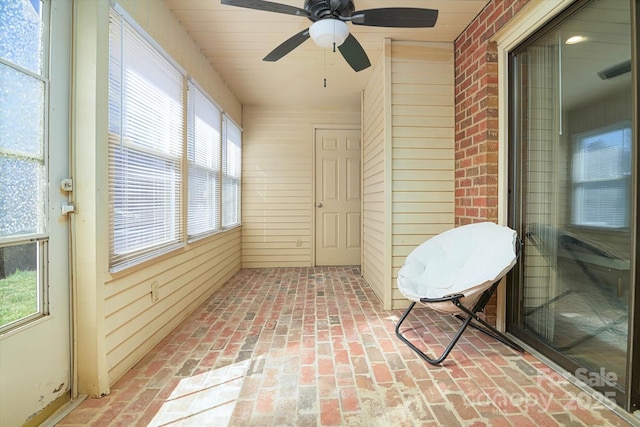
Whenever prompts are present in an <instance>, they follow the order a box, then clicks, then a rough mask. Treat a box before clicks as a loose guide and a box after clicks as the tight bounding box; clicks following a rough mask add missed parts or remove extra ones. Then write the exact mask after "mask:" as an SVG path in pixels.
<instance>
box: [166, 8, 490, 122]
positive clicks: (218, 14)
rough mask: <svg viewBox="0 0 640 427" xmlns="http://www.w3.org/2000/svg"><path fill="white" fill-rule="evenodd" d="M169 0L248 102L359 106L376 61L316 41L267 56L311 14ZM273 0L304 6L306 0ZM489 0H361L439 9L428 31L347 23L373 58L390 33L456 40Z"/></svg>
mask: <svg viewBox="0 0 640 427" xmlns="http://www.w3.org/2000/svg"><path fill="white" fill-rule="evenodd" d="M164 1H165V3H166V4H167V6H168V7H169V8H170V9H171V12H172V13H173V14H174V16H175V17H176V18H177V19H178V21H179V22H180V23H181V25H182V26H183V27H184V28H185V29H186V30H187V32H188V33H189V35H190V36H191V38H192V39H193V41H194V42H195V43H196V45H197V46H198V47H199V48H200V49H201V50H202V53H203V54H204V55H205V56H206V57H207V58H208V59H209V61H210V62H211V64H212V65H213V67H214V68H215V69H216V70H217V71H218V73H219V74H220V76H221V77H222V79H223V80H224V81H225V82H226V83H227V85H228V86H229V87H230V89H231V90H232V91H233V92H234V93H235V94H236V96H237V98H238V99H239V100H240V102H241V103H242V104H243V105H245V106H260V107H264V108H270V109H278V110H291V111H294V110H298V109H308V110H313V111H359V110H360V92H361V90H362V89H363V88H364V86H365V85H366V82H367V80H368V79H369V75H370V71H371V69H372V68H373V67H370V68H368V69H366V70H363V71H360V72H355V71H353V70H352V69H351V67H349V65H347V63H346V62H345V61H344V59H343V58H342V55H341V54H340V53H339V52H335V53H334V52H332V50H331V49H322V48H320V47H318V46H316V45H315V43H314V42H313V41H312V40H311V39H309V40H307V41H306V42H305V43H303V44H302V45H301V46H299V47H298V48H296V49H295V50H293V51H292V52H290V53H289V54H288V55H286V56H285V57H284V58H282V59H280V60H279V61H277V62H264V61H262V58H264V56H265V55H267V54H268V53H269V52H271V50H272V49H274V48H275V47H276V46H278V45H279V44H280V43H282V42H283V41H285V40H286V39H288V38H289V37H291V36H292V35H294V34H296V33H298V32H300V31H302V30H304V29H305V28H308V27H309V25H310V24H311V22H310V21H309V20H308V19H306V18H303V17H298V16H293V15H285V14H279V13H273V12H264V11H259V10H252V9H245V8H239V7H234V6H227V5H222V4H221V3H220V0H164ZM274 1H275V2H279V3H283V4H287V5H290V6H296V7H299V8H303V6H304V0H274ZM487 2H488V0H421V1H420V0H395V1H393V2H389V1H382V0H355V1H354V3H355V8H356V11H357V10H366V9H375V8H384V7H418V8H429V9H438V10H439V16H438V21H437V23H436V25H435V27H433V28H424V29H422V28H419V29H415V28H411V29H407V28H382V27H367V26H362V25H352V24H349V29H350V31H351V33H352V34H353V35H354V36H355V37H356V39H357V40H358V41H359V42H360V44H361V45H362V46H363V48H364V49H365V51H366V53H367V55H368V56H369V60H370V61H371V63H372V64H375V63H376V62H377V61H378V60H379V57H380V54H381V52H382V47H383V44H384V39H385V38H386V37H389V38H391V39H396V40H420V41H444V42H452V41H454V40H455V39H456V37H457V36H458V35H459V34H460V33H461V32H462V31H463V30H464V29H465V28H466V26H467V25H468V24H469V23H470V22H471V20H472V19H473V18H474V17H475V16H476V15H477V14H478V13H479V12H480V11H481V10H482V8H483V7H484V6H485V5H486V4H487ZM425 72H428V70H425ZM325 78H326V87H324V79H325Z"/></svg>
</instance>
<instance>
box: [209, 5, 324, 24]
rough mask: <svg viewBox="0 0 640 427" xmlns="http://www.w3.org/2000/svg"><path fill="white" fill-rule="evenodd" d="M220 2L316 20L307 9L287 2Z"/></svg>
mask: <svg viewBox="0 0 640 427" xmlns="http://www.w3.org/2000/svg"><path fill="white" fill-rule="evenodd" d="M222 4H226V5H229V6H237V7H244V8H247V9H256V10H264V11H267V12H276V13H284V14H287V15H296V16H304V17H305V18H309V19H312V20H314V21H316V20H317V19H316V18H315V17H314V16H311V14H310V13H309V11H307V10H304V9H300V8H299V7H295V6H289V5H287V4H280V3H273V2H270V1H262V0H222Z"/></svg>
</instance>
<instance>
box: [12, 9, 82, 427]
mask: <svg viewBox="0 0 640 427" xmlns="http://www.w3.org/2000/svg"><path fill="white" fill-rule="evenodd" d="M0 28H5V29H6V28H11V29H12V30H10V31H2V33H3V40H2V43H0V86H1V87H2V91H0V425H1V426H6V427H13V426H20V425H23V424H24V423H25V422H27V421H29V420H33V419H34V417H37V416H38V414H41V413H42V411H43V409H45V408H46V407H49V409H51V408H52V407H53V406H55V405H60V404H62V403H64V402H65V401H66V400H68V399H69V397H70V389H71V388H70V382H71V381H70V379H71V368H70V366H71V352H70V315H69V313H70V303H69V273H68V270H69V262H68V258H69V243H68V242H69V238H68V236H69V225H68V218H67V216H66V215H62V213H61V206H62V205H63V204H65V203H66V200H67V194H68V193H67V192H65V191H63V190H62V189H61V185H60V182H61V180H62V179H63V178H67V177H68V173H69V160H68V159H69V148H68V141H69V132H68V129H69V101H68V100H69V76H70V66H69V64H70V56H69V50H70V43H71V37H70V30H71V0H56V1H42V0H10V1H7V0H1V1H0ZM52 403H54V405H51V404H52Z"/></svg>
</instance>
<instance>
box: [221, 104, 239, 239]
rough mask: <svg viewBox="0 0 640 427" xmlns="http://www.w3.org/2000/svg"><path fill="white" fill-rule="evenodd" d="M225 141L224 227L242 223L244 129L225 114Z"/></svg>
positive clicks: (223, 168)
mask: <svg viewBox="0 0 640 427" xmlns="http://www.w3.org/2000/svg"><path fill="white" fill-rule="evenodd" d="M224 125H225V141H224V147H223V153H224V161H223V167H222V227H224V228H227V227H232V226H234V225H237V224H240V188H241V182H240V180H241V176H242V130H241V129H240V127H238V126H237V125H236V124H235V123H234V122H233V121H232V120H230V119H229V118H228V117H227V116H226V115H225V116H224Z"/></svg>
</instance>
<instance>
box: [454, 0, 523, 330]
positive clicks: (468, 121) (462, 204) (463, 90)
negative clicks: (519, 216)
mask: <svg viewBox="0 0 640 427" xmlns="http://www.w3.org/2000/svg"><path fill="white" fill-rule="evenodd" d="M528 1H529V0H492V1H491V2H490V3H489V4H488V5H487V6H486V7H485V8H484V10H482V12H480V14H479V15H478V16H477V17H476V18H475V20H474V21H473V22H472V23H471V24H470V25H469V26H468V27H467V29H466V30H465V31H464V32H463V33H462V34H461V35H460V36H459V37H458V39H457V40H456V42H455V73H456V80H455V81H456V91H455V94H456V110H455V111H456V139H455V140H456V178H455V179H456V185H455V191H456V193H455V212H456V213H455V225H456V226H459V225H464V224H470V223H474V222H480V221H493V222H497V220H498V56H497V48H496V45H495V43H491V42H490V41H489V39H490V38H491V37H492V36H493V35H494V34H495V33H496V31H498V30H499V29H500V28H501V27H502V26H503V25H504V24H505V23H507V22H508V21H509V20H510V19H511V18H512V17H513V16H514V15H515V14H516V13H517V12H518V11H519V10H520V9H522V7H523V6H524V5H525V4H526V3H527V2H528ZM495 298H496V297H495V294H494V297H493V300H492V301H490V302H489V304H487V307H486V309H485V312H484V315H485V316H484V317H485V318H486V319H487V321H488V322H490V323H492V324H494V325H495V321H496V300H495Z"/></svg>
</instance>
